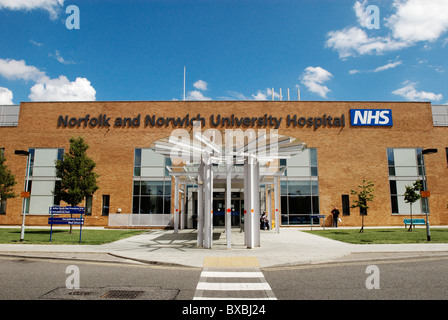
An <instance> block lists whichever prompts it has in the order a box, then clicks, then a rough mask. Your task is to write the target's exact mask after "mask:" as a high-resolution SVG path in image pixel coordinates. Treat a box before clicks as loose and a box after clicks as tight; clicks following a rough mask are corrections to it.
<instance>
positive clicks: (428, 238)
mask: <svg viewBox="0 0 448 320" xmlns="http://www.w3.org/2000/svg"><path fill="white" fill-rule="evenodd" d="M434 153H437V149H424V150H423V151H422V162H423V170H424V172H423V189H425V191H427V190H426V189H427V186H426V167H425V159H424V157H423V155H425V154H434ZM425 204H426V206H425V207H426V208H425V213H426V240H427V241H431V231H430V230H429V217H428V213H429V203H428V198H427V197H425Z"/></svg>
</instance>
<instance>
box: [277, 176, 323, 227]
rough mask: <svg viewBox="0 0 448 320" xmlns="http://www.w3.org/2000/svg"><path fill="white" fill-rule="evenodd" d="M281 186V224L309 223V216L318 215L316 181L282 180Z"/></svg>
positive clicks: (317, 183) (317, 186)
mask: <svg viewBox="0 0 448 320" xmlns="http://www.w3.org/2000/svg"><path fill="white" fill-rule="evenodd" d="M280 184H281V193H282V195H281V211H282V212H281V214H282V224H284V225H298V224H309V223H311V218H310V215H311V214H319V182H318V181H317V180H296V181H294V180H289V179H288V180H286V181H285V180H283V181H280Z"/></svg>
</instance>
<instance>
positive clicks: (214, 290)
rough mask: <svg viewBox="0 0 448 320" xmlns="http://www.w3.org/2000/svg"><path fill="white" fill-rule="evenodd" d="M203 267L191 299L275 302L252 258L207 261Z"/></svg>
mask: <svg viewBox="0 0 448 320" xmlns="http://www.w3.org/2000/svg"><path fill="white" fill-rule="evenodd" d="M204 265H205V267H204V268H203V270H202V273H201V277H200V279H199V282H198V285H197V287H196V292H195V295H194V300H224V299H225V300H245V299H250V300H276V298H275V295H274V293H273V292H272V289H271V287H270V285H269V284H268V283H267V282H266V279H265V278H264V275H263V273H262V272H261V271H260V269H259V267H258V262H257V261H255V260H253V259H252V260H246V261H244V260H241V259H238V260H236V261H235V260H229V259H217V260H208V261H207V263H205V264H204ZM235 265H237V266H235ZM241 265H245V266H241Z"/></svg>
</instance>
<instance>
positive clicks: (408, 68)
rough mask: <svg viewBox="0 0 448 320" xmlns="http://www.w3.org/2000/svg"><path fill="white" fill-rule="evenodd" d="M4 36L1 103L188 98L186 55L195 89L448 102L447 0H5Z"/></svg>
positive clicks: (210, 93) (217, 94)
mask: <svg viewBox="0 0 448 320" xmlns="http://www.w3.org/2000/svg"><path fill="white" fill-rule="evenodd" d="M70 5H75V6H76V7H77V8H78V9H79V29H69V28H67V26H66V20H67V19H72V18H76V15H75V16H73V14H74V13H75V12H74V11H69V12H68V13H66V9H67V8H68V7H69V6H70ZM372 5H373V6H376V7H369V6H372ZM372 8H373V9H372ZM372 10H373V11H372ZM75 21H78V20H73V19H72V20H70V21H69V22H72V23H73V22H75ZM366 21H367V23H366ZM376 22H378V23H379V29H375V28H372V26H373V27H374V26H375V24H374V23H376ZM377 27H378V26H377ZM0 39H1V40H0V41H1V46H0V104H11V103H13V104H19V103H20V102H26V101H65V100H67V101H73V100H75V101H90V100H96V101H128V100H132V101H135V100H167V101H171V100H182V99H183V75H184V74H183V73H184V66H186V71H187V72H186V97H187V99H189V100H258V99H261V100H271V97H272V92H271V88H274V92H275V99H276V100H278V99H279V98H278V93H279V89H282V93H283V99H284V100H286V92H287V89H288V88H289V89H290V92H291V100H296V99H297V89H300V94H301V99H302V100H323V101H326V100H328V101H333V100H336V101H338V100H339V101H344V100H349V101H352V100H353V101H431V102H432V103H433V104H447V103H448V85H447V84H448V59H447V57H448V54H447V53H448V0H431V1H427V0H387V1H386V0H377V1H373V0H358V1H356V0H244V1H243V0H146V1H145V0H135V1H124V0H96V1H87V0H72V1H69V0H33V1H29V0H0Z"/></svg>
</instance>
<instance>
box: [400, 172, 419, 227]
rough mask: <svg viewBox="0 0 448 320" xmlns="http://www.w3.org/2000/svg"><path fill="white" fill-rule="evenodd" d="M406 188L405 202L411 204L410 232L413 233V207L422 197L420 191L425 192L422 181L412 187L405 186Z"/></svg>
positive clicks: (416, 182)
mask: <svg viewBox="0 0 448 320" xmlns="http://www.w3.org/2000/svg"><path fill="white" fill-rule="evenodd" d="M405 188H406V191H405V192H404V202H406V203H409V205H410V207H411V225H410V226H409V229H408V231H412V205H413V204H414V202H416V201H417V200H418V199H420V198H421V197H422V196H421V193H420V191H422V190H423V186H422V183H421V181H418V180H417V181H415V182H414V184H413V185H412V186H405Z"/></svg>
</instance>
